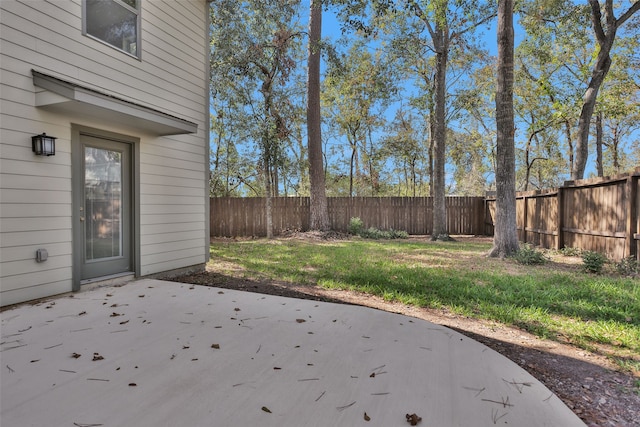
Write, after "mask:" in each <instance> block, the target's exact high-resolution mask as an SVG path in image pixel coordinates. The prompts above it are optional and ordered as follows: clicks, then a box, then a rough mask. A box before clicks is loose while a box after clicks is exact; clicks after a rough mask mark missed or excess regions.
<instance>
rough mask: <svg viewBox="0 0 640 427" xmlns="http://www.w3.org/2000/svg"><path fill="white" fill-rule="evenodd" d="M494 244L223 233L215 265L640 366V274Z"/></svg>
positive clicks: (213, 255)
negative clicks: (518, 332)
mask: <svg viewBox="0 0 640 427" xmlns="http://www.w3.org/2000/svg"><path fill="white" fill-rule="evenodd" d="M489 248H490V243H487V242H486V241H484V242H482V241H475V240H465V241H460V242H429V241H427V240H425V239H413V238H412V239H401V240H364V239H354V240H332V241H310V240H300V239H276V240H264V239H257V240H239V241H234V240H224V241H216V242H213V243H212V245H211V263H212V265H215V266H216V270H217V271H219V272H222V273H226V274H230V275H235V276H237V275H241V276H243V277H246V278H260V279H270V280H278V281H284V282H290V283H295V284H306V285H313V286H320V287H324V288H331V289H347V290H356V291H360V292H365V293H368V294H372V295H377V296H380V297H383V298H384V299H386V300H391V301H399V302H402V303H404V304H409V305H416V306H420V307H426V308H434V309H445V310H449V311H451V312H453V313H456V314H459V315H464V316H469V317H472V318H478V319H484V320H489V321H495V322H500V323H503V324H506V325H512V326H515V327H518V328H521V329H523V330H526V331H529V332H531V333H533V334H535V335H537V336H539V337H541V338H546V339H552V340H558V341H562V342H569V343H571V344H573V345H576V346H578V347H581V348H584V349H587V350H590V351H597V352H602V353H604V354H607V355H609V356H611V357H612V358H613V359H615V360H616V361H617V362H618V363H619V364H620V366H621V367H623V368H625V369H629V370H633V371H639V370H640V280H638V279H633V278H624V277H617V276H616V275H614V274H602V275H595V274H589V273H585V272H583V271H581V268H580V260H579V258H578V259H576V258H569V257H561V256H557V255H556V256H555V257H554V261H552V262H548V263H546V264H544V265H538V266H525V265H521V264H518V263H517V262H515V261H514V260H512V259H507V260H496V259H490V258H487V257H485V253H486V252H487V251H488V250H489Z"/></svg>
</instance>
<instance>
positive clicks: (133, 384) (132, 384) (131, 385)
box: [129, 383, 138, 387]
mask: <svg viewBox="0 0 640 427" xmlns="http://www.w3.org/2000/svg"><path fill="white" fill-rule="evenodd" d="M137 385H138V384H136V383H129V387H136V386H137Z"/></svg>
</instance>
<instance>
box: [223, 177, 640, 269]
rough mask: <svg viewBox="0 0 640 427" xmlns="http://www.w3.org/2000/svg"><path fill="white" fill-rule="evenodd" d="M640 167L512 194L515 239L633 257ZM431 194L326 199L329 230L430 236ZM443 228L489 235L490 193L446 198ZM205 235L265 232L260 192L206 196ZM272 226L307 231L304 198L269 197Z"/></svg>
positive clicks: (637, 242)
mask: <svg viewBox="0 0 640 427" xmlns="http://www.w3.org/2000/svg"><path fill="white" fill-rule="evenodd" d="M638 193H640V167H639V168H636V170H635V171H634V172H631V173H629V174H625V175H620V176H616V177H613V178H604V179H602V178H595V179H590V180H581V181H576V182H566V183H565V185H564V186H563V187H560V188H557V189H552V190H545V191H532V192H526V193H518V194H517V200H516V215H517V224H518V237H519V239H520V241H522V242H525V243H531V244H533V245H535V246H539V247H543V248H550V249H561V248H564V247H575V248H580V249H583V250H592V251H597V252H601V253H603V254H606V255H607V256H608V257H610V258H612V259H615V260H620V259H622V258H625V257H628V256H636V257H638V259H639V260H640V216H639V213H640V197H638ZM432 204H433V202H432V199H431V198H430V197H329V198H328V205H329V219H330V221H331V227H332V229H334V230H336V231H343V232H345V231H347V227H348V225H349V220H350V219H351V218H353V217H359V218H360V219H361V220H362V221H363V223H364V226H365V227H367V228H368V227H375V228H378V229H381V230H387V229H391V228H392V229H395V230H403V231H406V232H407V233H409V234H413V235H428V234H431V226H432V221H433V216H432V215H433V209H432ZM446 205H447V222H448V224H447V226H448V230H449V234H452V235H456V234H466V235H488V236H491V235H493V218H494V213H495V198H491V197H487V198H484V197H447V199H446ZM210 224H211V236H213V237H216V236H218V237H221V236H224V237H236V236H266V234H267V232H266V214H265V199H264V198H212V199H211V219H210ZM273 228H274V234H275V235H278V234H280V233H281V232H282V231H284V230H302V231H304V230H308V228H309V198H308V197H277V198H274V199H273Z"/></svg>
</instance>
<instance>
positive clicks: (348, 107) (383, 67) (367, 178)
mask: <svg viewBox="0 0 640 427" xmlns="http://www.w3.org/2000/svg"><path fill="white" fill-rule="evenodd" d="M394 92H395V88H394V85H393V70H392V69H391V66H390V64H389V63H387V62H386V60H385V58H383V57H381V56H380V55H378V54H376V53H371V52H370V51H369V50H368V49H367V48H366V45H364V44H363V43H362V40H360V41H359V42H357V43H354V44H353V45H352V46H351V48H350V49H349V51H348V52H347V53H346V54H344V55H342V56H340V57H338V56H336V57H335V58H333V60H332V61H331V62H330V63H329V68H328V71H327V76H326V77H325V80H324V91H323V93H322V101H323V103H324V105H325V107H326V109H327V110H326V111H327V113H328V115H329V117H330V123H331V125H332V126H333V127H334V128H335V130H336V132H337V133H338V134H340V135H344V136H345V137H346V140H347V143H348V145H349V147H348V148H349V160H348V164H349V196H350V197H352V196H354V195H355V194H358V195H362V194H363V193H364V192H365V191H366V189H367V187H369V186H371V191H372V193H374V192H375V188H374V187H375V185H376V182H375V181H376V174H378V173H379V171H378V170H377V164H376V162H375V160H376V156H377V154H378V153H377V152H378V147H373V144H374V143H375V141H374V139H373V138H372V135H373V134H374V133H375V132H376V131H378V130H380V129H382V128H383V125H384V123H385V121H384V115H383V111H384V109H385V108H386V106H387V105H388V103H389V101H390V99H391V96H392V95H393V93H394Z"/></svg>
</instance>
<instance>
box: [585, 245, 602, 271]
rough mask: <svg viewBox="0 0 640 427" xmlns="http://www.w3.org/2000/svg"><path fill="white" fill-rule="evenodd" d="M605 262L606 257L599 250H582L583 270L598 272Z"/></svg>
mask: <svg viewBox="0 0 640 427" xmlns="http://www.w3.org/2000/svg"><path fill="white" fill-rule="evenodd" d="M606 262H607V257H606V256H604V255H602V254H601V253H599V252H594V251H584V252H582V263H583V267H584V269H585V271H587V272H589V273H596V274H597V273H600V272H602V267H604V264H605V263H606Z"/></svg>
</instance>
